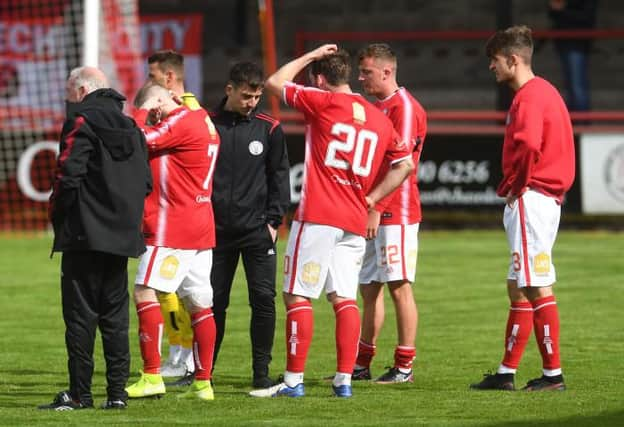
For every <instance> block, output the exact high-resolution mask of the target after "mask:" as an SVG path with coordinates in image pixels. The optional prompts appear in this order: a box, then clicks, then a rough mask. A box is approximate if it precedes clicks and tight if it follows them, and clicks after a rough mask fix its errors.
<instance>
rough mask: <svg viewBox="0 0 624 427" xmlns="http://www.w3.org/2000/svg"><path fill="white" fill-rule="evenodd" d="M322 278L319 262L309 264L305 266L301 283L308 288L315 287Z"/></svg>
mask: <svg viewBox="0 0 624 427" xmlns="http://www.w3.org/2000/svg"><path fill="white" fill-rule="evenodd" d="M320 276H321V264H319V263H317V262H308V263H306V264H303V271H302V272H301V281H302V282H303V283H305V284H306V285H308V286H314V285H316V284H317V283H318V281H319V278H320Z"/></svg>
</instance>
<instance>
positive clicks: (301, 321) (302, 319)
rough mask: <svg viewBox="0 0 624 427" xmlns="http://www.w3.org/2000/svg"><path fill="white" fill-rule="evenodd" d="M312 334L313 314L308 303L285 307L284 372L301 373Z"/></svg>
mask: <svg viewBox="0 0 624 427" xmlns="http://www.w3.org/2000/svg"><path fill="white" fill-rule="evenodd" d="M313 333H314V312H313V311H312V304H311V303H310V302H309V301H304V302H298V303H296V304H292V305H289V306H288V307H286V370H287V371H288V372H296V373H303V371H304V370H305V363H306V359H307V357H308V349H309V348H310V343H311V342H312V334H313Z"/></svg>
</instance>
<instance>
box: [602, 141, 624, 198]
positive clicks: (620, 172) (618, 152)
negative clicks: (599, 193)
mask: <svg viewBox="0 0 624 427" xmlns="http://www.w3.org/2000/svg"><path fill="white" fill-rule="evenodd" d="M604 180H605V184H606V186H607V191H609V193H610V194H611V195H612V196H613V197H615V198H616V199H617V200H619V201H620V202H624V144H620V145H618V146H617V147H615V149H613V150H612V151H611V152H610V153H609V154H608V155H607V160H606V162H605V168H604Z"/></svg>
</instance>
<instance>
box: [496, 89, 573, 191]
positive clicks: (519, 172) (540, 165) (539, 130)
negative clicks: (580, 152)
mask: <svg viewBox="0 0 624 427" xmlns="http://www.w3.org/2000/svg"><path fill="white" fill-rule="evenodd" d="M574 162H575V154H574V134H573V132H572V122H571V121H570V114H569V113H568V109H567V107H566V105H565V103H564V101H563V99H562V98H561V95H560V94H559V92H558V91H557V89H555V87H554V86H553V85H551V84H550V83H548V82H547V81H546V80H544V79H542V78H540V77H535V78H533V79H531V80H529V81H528V82H527V83H525V84H524V86H522V87H521V88H520V89H519V90H518V91H517V92H516V94H515V96H514V99H513V102H512V103H511V107H510V108H509V113H508V115H507V127H506V129H505V140H504V143H503V179H502V181H501V183H500V185H499V186H498V189H497V190H496V192H497V194H498V195H499V196H501V197H505V196H507V194H508V193H509V192H511V194H513V195H519V194H521V193H522V191H523V189H524V188H525V187H530V188H531V189H533V190H535V191H539V192H541V193H543V194H546V195H548V196H552V197H555V198H557V199H558V200H559V201H561V200H562V199H563V195H564V194H565V193H566V192H567V191H568V190H569V189H570V187H571V186H572V183H573V182H574V172H575V164H574Z"/></svg>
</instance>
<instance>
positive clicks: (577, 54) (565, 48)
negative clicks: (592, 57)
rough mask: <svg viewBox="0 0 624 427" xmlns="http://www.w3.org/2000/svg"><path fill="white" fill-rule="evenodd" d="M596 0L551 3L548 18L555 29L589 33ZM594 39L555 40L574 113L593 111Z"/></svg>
mask: <svg viewBox="0 0 624 427" xmlns="http://www.w3.org/2000/svg"><path fill="white" fill-rule="evenodd" d="M597 6H598V1H597V0H550V2H549V10H548V15H549V17H550V19H551V21H552V24H553V25H552V27H553V29H554V30H590V29H593V28H594V27H595V26H596V10H597ZM591 46H592V39H588V38H578V39H568V38H562V39H555V48H556V49H557V52H558V53H559V57H560V60H561V67H562V70H563V76H564V80H565V88H566V103H567V105H568V109H570V110H571V111H587V110H589V109H590V95H589V92H590V88H589V54H590V50H591Z"/></svg>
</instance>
